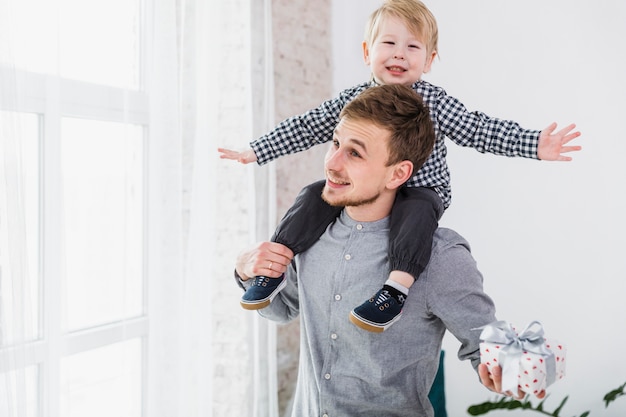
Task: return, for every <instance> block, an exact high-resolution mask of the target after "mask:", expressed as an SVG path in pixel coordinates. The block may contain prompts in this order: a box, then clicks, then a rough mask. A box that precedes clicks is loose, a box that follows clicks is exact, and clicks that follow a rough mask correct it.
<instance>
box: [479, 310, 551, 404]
mask: <svg viewBox="0 0 626 417" xmlns="http://www.w3.org/2000/svg"><path fill="white" fill-rule="evenodd" d="M533 328H536V329H535V330H533ZM480 329H482V332H481V333H480V339H481V340H483V341H485V342H489V343H496V344H498V345H501V348H500V349H499V353H498V362H499V363H500V366H501V367H502V391H503V392H505V391H511V392H513V393H515V394H517V386H518V382H517V381H518V376H519V361H520V359H521V357H522V354H523V353H524V352H532V353H536V354H538V355H541V356H542V357H543V359H544V362H545V364H546V387H547V386H548V385H550V384H552V383H553V382H554V381H555V379H556V360H555V358H554V353H553V352H552V351H551V350H550V349H548V348H547V347H546V345H545V340H544V337H543V326H542V325H541V323H539V322H538V321H532V322H530V324H528V326H526V328H525V329H524V330H523V331H522V332H521V333H520V334H519V335H517V334H515V331H514V330H513V328H512V327H511V325H510V324H509V323H507V322H505V321H496V322H493V323H490V324H487V325H486V326H483V327H481V328H480Z"/></svg>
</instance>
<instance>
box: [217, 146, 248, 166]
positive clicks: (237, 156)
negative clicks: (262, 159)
mask: <svg viewBox="0 0 626 417" xmlns="http://www.w3.org/2000/svg"><path fill="white" fill-rule="evenodd" d="M217 151H218V152H219V153H220V159H230V160H233V161H237V162H240V163H242V164H249V163H251V162H256V161H257V157H256V154H255V153H254V151H253V150H252V149H248V150H245V151H242V152H239V151H233V150H232V149H224V148H217Z"/></svg>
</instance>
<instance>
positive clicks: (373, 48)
mask: <svg viewBox="0 0 626 417" xmlns="http://www.w3.org/2000/svg"><path fill="white" fill-rule="evenodd" d="M435 55H436V53H435V52H432V53H428V51H427V48H426V45H425V44H424V43H422V42H421V41H420V40H419V39H418V38H417V37H416V36H415V35H414V34H413V33H411V32H410V31H409V28H407V26H406V25H405V24H404V22H403V21H402V20H401V19H399V18H397V17H393V16H387V17H385V18H384V20H383V21H381V25H380V31H379V33H378V35H377V36H376V39H374V41H373V44H372V45H367V44H366V43H363V57H364V59H365V63H366V64H367V65H369V66H370V67H371V70H372V74H373V75H374V79H375V80H376V82H377V83H378V84H404V85H411V84H413V83H414V82H416V81H418V80H420V79H421V78H422V75H423V74H425V73H427V72H428V71H430V67H431V64H432V62H433V59H434V58H435Z"/></svg>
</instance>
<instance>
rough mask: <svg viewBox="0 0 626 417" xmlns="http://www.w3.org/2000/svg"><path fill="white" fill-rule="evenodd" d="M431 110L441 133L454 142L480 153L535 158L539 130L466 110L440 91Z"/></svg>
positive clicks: (461, 104) (454, 99) (457, 101)
mask: <svg viewBox="0 0 626 417" xmlns="http://www.w3.org/2000/svg"><path fill="white" fill-rule="evenodd" d="M435 112H436V114H437V123H438V125H439V128H440V129H441V132H442V133H443V134H444V135H445V136H446V137H448V138H449V139H450V140H451V141H453V142H454V143H456V144H457V145H460V146H464V147H470V148H474V149H476V150H477V151H478V152H481V153H492V154H495V155H502V156H509V157H523V158H531V159H538V157H537V145H538V143H539V134H540V133H541V131H539V130H529V129H524V128H522V127H521V126H520V125H519V124H518V123H516V122H514V121H512V120H503V119H498V118H495V117H490V116H488V115H486V114H485V113H481V112H478V111H474V112H470V111H468V110H467V108H466V107H465V105H463V103H461V102H460V101H459V100H457V99H456V98H454V97H451V96H448V95H447V94H446V93H445V91H443V90H441V91H440V97H439V100H438V101H437V108H436V110H435Z"/></svg>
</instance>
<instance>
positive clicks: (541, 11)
mask: <svg viewBox="0 0 626 417" xmlns="http://www.w3.org/2000/svg"><path fill="white" fill-rule="evenodd" d="M379 4H380V1H378V0H335V1H334V2H333V13H334V18H333V38H334V41H333V45H334V47H335V48H336V49H335V50H334V52H333V58H334V65H333V71H334V80H335V82H334V90H335V91H338V90H339V89H342V88H345V87H348V86H351V85H353V84H356V83H358V82H361V81H364V80H365V79H367V78H368V76H369V71H368V70H367V68H366V67H365V66H364V64H363V61H362V58H361V50H360V47H361V46H360V45H361V41H362V33H363V27H364V23H365V20H366V17H367V16H368V15H369V13H370V12H371V11H372V10H374V9H375V8H376V7H378V5H379ZM426 4H427V5H428V6H429V7H430V9H431V10H432V11H433V13H434V14H435V16H436V18H437V20H438V23H439V29H440V43H439V50H440V59H439V60H437V61H436V62H435V65H434V66H433V70H432V73H431V74H429V75H428V76H427V77H426V79H427V80H428V81H430V82H433V83H434V84H437V85H440V86H442V87H444V88H445V89H446V90H447V92H448V94H450V95H453V96H455V97H457V98H459V99H461V101H463V102H464V103H465V104H466V106H467V107H468V108H470V109H474V110H480V111H484V112H486V113H487V114H490V115H492V116H496V117H500V118H507V119H513V120H516V121H518V122H519V123H521V124H522V125H523V126H524V127H527V128H537V129H542V128H543V127H545V126H547V125H548V124H549V123H551V122H553V121H556V122H558V123H559V125H560V126H565V125H566V124H568V123H570V122H575V123H576V124H577V125H578V128H579V129H580V131H581V132H582V133H583V136H582V137H581V138H579V139H578V140H577V142H578V143H579V144H581V145H582V146H583V147H584V149H583V151H582V152H580V153H578V154H574V155H572V156H573V157H574V161H573V162H569V163H556V162H538V161H532V160H524V159H508V158H503V157H496V156H492V155H483V154H479V153H477V152H475V151H473V150H468V149H461V148H459V147H458V146H456V145H454V144H451V143H449V145H450V146H449V151H450V152H449V159H448V161H449V165H450V167H451V170H452V178H453V179H452V185H453V203H452V206H451V208H450V209H449V210H448V211H447V212H446V213H445V214H444V217H443V219H442V221H441V225H442V226H446V227H451V228H453V229H455V230H457V231H458V232H460V233H461V234H463V235H464V236H465V237H466V238H467V239H468V240H469V241H470V243H471V244H472V248H473V253H474V256H475V258H476V259H477V261H478V264H479V267H480V269H481V270H482V272H483V274H484V276H485V287H486V290H487V291H488V293H489V294H490V295H491V296H492V297H493V298H494V300H495V302H496V305H497V306H498V317H499V318H500V319H503V320H508V321H510V322H512V323H514V324H516V325H518V326H520V327H522V326H524V325H525V324H526V323H528V322H529V321H531V320H533V319H538V320H540V321H541V322H542V323H543V324H544V328H545V329H546V332H547V336H548V337H552V338H556V339H559V340H560V341H561V342H563V343H565V344H567V346H568V349H569V350H568V358H567V360H568V368H567V376H566V378H565V379H564V380H562V381H559V382H558V383H556V384H554V385H553V386H551V387H550V388H549V393H550V398H549V399H548V400H547V401H546V408H547V409H549V410H550V411H552V410H553V409H554V408H556V406H557V405H558V404H559V402H560V400H561V399H562V398H563V397H564V396H565V395H569V396H570V398H569V400H568V402H567V405H566V406H565V409H564V410H563V412H562V414H564V415H573V414H576V415H579V414H581V413H582V412H583V411H586V410H592V415H594V416H596V415H598V416H601V415H605V416H616V415H626V399H623V398H622V399H619V400H617V401H616V402H615V403H613V404H612V405H610V406H609V408H608V409H607V410H606V411H604V404H603V401H602V398H603V396H604V394H605V393H607V392H608V391H609V390H611V389H613V388H616V387H618V386H619V385H621V384H622V383H624V382H626V360H625V359H624V356H623V353H622V351H623V350H624V346H626V332H624V330H625V329H626V307H625V306H626V303H625V302H624V296H625V295H626V240H625V239H624V232H626V220H625V217H624V216H623V215H622V213H625V212H626V207H625V206H626V198H625V197H626V187H625V184H624V183H625V181H624V180H625V179H626V164H625V162H624V159H625V157H626V140H625V137H624V136H625V135H624V130H623V128H622V124H621V123H620V122H621V121H622V120H623V119H624V118H625V115H626V80H625V76H626V52H625V51H626V47H624V42H623V39H625V38H626V2H623V1H622V0H599V1H598V2H582V1H574V2H572V1H571V0H551V1H544V0H528V1H524V2H503V1H501V0H481V1H468V0H430V1H429V0H426ZM444 347H445V349H446V351H447V352H448V355H447V361H446V378H447V381H446V382H447V387H446V390H447V396H448V413H449V414H450V415H451V416H460V415H465V410H466V408H467V406H468V405H470V404H475V403H479V402H482V401H485V400H487V399H493V398H494V396H493V395H491V393H489V392H488V391H486V390H485V389H484V388H483V387H482V386H480V384H479V383H477V381H476V377H475V376H474V374H473V371H472V370H471V369H470V367H469V366H468V365H467V364H466V363H461V362H459V361H458V360H457V359H456V349H457V347H458V345H457V343H456V340H454V339H453V338H446V340H445V342H444ZM519 413H522V414H521V415H526V414H528V412H526V413H523V412H501V413H496V412H493V413H490V414H489V415H493V416H497V415H506V416H512V415H518V414H519Z"/></svg>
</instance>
